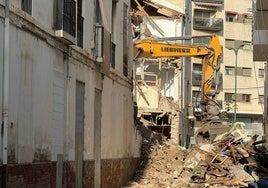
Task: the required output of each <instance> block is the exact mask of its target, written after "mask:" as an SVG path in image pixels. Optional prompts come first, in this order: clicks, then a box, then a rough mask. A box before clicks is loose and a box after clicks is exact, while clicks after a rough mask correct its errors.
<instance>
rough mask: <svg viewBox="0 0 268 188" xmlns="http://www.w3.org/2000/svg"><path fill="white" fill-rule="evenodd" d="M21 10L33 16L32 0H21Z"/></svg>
mask: <svg viewBox="0 0 268 188" xmlns="http://www.w3.org/2000/svg"><path fill="white" fill-rule="evenodd" d="M21 9H22V10H23V11H25V12H27V13H28V14H32V0H21Z"/></svg>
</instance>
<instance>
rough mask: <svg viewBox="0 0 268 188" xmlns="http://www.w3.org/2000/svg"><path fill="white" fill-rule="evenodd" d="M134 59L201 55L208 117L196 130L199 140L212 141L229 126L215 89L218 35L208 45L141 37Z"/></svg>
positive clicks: (204, 108) (220, 52) (205, 110)
mask: <svg viewBox="0 0 268 188" xmlns="http://www.w3.org/2000/svg"><path fill="white" fill-rule="evenodd" d="M134 54H136V56H135V58H134V59H137V58H164V57H197V58H201V59H202V89H201V90H202V96H201V104H202V112H203V116H204V117H205V120H204V121H203V123H202V126H201V128H200V129H199V131H198V132H197V133H196V142H197V143H203V142H207V141H208V142H210V141H211V140H213V139H214V137H215V136H216V135H217V134H220V133H222V132H224V131H227V130H228V129H229V127H228V126H225V125H223V124H222V123H221V121H220V120H219V113H220V106H219V105H218V103H217V100H216V97H217V94H218V92H217V91H214V90H212V85H213V83H214V81H215V78H216V74H217V72H218V71H219V69H220V63H221V57H222V48H221V45H220V41H219V37H218V36H217V35H216V34H213V35H212V36H211V39H210V41H209V43H208V45H207V46H188V45H178V44H169V43H164V42H161V41H156V40H148V39H146V40H142V41H138V42H135V44H134Z"/></svg>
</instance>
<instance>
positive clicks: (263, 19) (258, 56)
mask: <svg viewBox="0 0 268 188" xmlns="http://www.w3.org/2000/svg"><path fill="white" fill-rule="evenodd" d="M254 2H255V12H254V33H253V44H254V46H253V60H254V61H256V62H258V63H262V62H265V66H264V73H263V74H264V75H267V53H268V20H267V15H268V2H267V1H263V0H256V1H254ZM264 79H265V81H264V99H263V103H264V111H263V120H264V123H263V125H264V138H265V139H266V140H267V139H268V137H267V136H268V110H267V108H268V103H267V101H268V85H267V79H268V78H267V76H265V77H264ZM265 145H266V147H267V146H268V143H265Z"/></svg>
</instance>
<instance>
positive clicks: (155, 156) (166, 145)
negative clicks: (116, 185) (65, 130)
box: [127, 123, 268, 188]
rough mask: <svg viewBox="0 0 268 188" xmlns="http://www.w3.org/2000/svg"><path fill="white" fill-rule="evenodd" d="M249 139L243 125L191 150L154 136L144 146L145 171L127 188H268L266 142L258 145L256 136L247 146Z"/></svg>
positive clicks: (138, 174) (137, 175)
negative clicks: (264, 145)
mask: <svg viewBox="0 0 268 188" xmlns="http://www.w3.org/2000/svg"><path fill="white" fill-rule="evenodd" d="M247 135H248V133H247V132H246V131H245V130H244V129H243V123H235V124H234V126H233V127H232V128H231V129H230V131H228V132H226V133H223V134H220V135H218V136H217V137H216V138H215V139H214V140H213V141H212V142H210V143H209V142H208V143H205V142H204V143H202V144H199V145H196V146H194V147H193V148H191V149H185V148H182V147H180V146H178V145H177V144H176V143H173V142H172V141H171V140H166V139H165V138H163V137H161V138H160V137H159V136H158V137H156V136H152V135H151V136H150V137H147V139H144V142H143V148H142V161H141V168H140V169H139V170H138V171H137V174H136V176H135V178H134V180H132V181H131V182H129V183H128V185H127V187H133V188H139V187H146V188H147V187H149V188H150V187H180V188H183V187H210V188H213V187H215V188H216V187H250V186H251V187H257V188H261V187H268V183H267V180H266V179H268V170H267V169H268V168H267V167H268V160H267V159H268V158H267V156H268V155H266V153H265V148H264V147H262V146H260V144H262V143H264V142H265V140H261V141H256V140H257V137H258V136H257V135H255V136H253V137H252V138H251V140H250V141H248V142H245V141H244V139H245V138H246V137H247ZM260 182H261V183H262V184H265V185H263V186H261V185H260V184H261V183H260ZM258 185H259V186H258Z"/></svg>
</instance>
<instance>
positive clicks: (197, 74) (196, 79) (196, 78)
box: [192, 63, 202, 86]
mask: <svg viewBox="0 0 268 188" xmlns="http://www.w3.org/2000/svg"><path fill="white" fill-rule="evenodd" d="M201 81H202V65H201V64H195V63H194V64H193V73H192V82H193V86H201Z"/></svg>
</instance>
